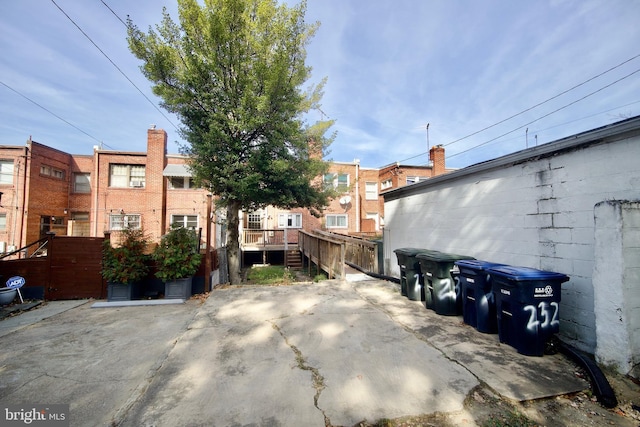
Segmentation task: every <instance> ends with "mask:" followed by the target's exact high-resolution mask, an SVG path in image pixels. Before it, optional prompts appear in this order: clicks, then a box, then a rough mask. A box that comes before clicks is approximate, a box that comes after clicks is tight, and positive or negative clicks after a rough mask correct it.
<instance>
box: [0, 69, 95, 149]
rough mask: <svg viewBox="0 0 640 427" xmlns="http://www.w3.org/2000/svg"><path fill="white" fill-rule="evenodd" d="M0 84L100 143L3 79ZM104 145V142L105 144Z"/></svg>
mask: <svg viewBox="0 0 640 427" xmlns="http://www.w3.org/2000/svg"><path fill="white" fill-rule="evenodd" d="M0 84H2V85H3V86H5V87H6V88H7V89H9V90H11V91H13V92H15V93H17V94H18V95H20V96H21V97H23V98H24V99H26V100H27V101H29V102H31V103H33V104H35V105H37V106H38V107H40V108H42V109H43V110H44V111H46V112H47V113H49V114H51V115H53V116H55V117H56V118H58V119H60V120H62V121H63V122H65V123H66V124H68V125H69V126H71V127H73V128H75V129H77V130H79V131H80V132H82V133H83V134H85V135H87V136H88V137H89V138H91V139H94V140H96V141H98V142H99V143H100V144H102V141H100V140H99V139H98V138H96V137H95V136H93V135H90V134H88V133H87V132H85V131H83V130H82V129H80V128H79V127H78V126H76V125H74V124H73V123H71V122H69V121H68V120H65V119H63V118H62V117H60V116H59V115H57V114H56V113H54V112H53V111H51V110H49V109H47V108H46V107H43V106H42V105H40V104H38V103H37V102H36V101H34V100H33V99H31V98H29V97H28V96H26V95H23V94H22V93H20V92H18V91H17V90H15V89H14V88H12V87H11V86H9V85H8V84H6V83H5V82H3V81H0ZM105 145H106V144H105Z"/></svg>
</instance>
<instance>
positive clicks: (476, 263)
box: [455, 259, 504, 271]
mask: <svg viewBox="0 0 640 427" xmlns="http://www.w3.org/2000/svg"><path fill="white" fill-rule="evenodd" d="M455 263H456V265H458V266H461V267H466V268H470V269H472V270H480V271H484V270H487V269H489V268H494V267H502V266H504V264H498V263H495V262H489V261H483V260H480V259H462V260H459V261H456V262H455Z"/></svg>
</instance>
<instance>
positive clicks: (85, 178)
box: [73, 173, 91, 193]
mask: <svg viewBox="0 0 640 427" xmlns="http://www.w3.org/2000/svg"><path fill="white" fill-rule="evenodd" d="M73 192H74V193H91V174H89V173H74V174H73Z"/></svg>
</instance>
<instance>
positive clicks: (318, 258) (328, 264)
mask: <svg viewBox="0 0 640 427" xmlns="http://www.w3.org/2000/svg"><path fill="white" fill-rule="evenodd" d="M298 233H299V235H298V248H299V249H300V252H302V254H303V255H304V256H305V257H306V258H308V259H309V275H311V263H312V262H313V263H314V264H316V265H317V266H318V268H319V269H321V270H324V271H326V272H327V274H328V276H329V279H332V278H339V279H341V280H344V279H345V277H346V276H345V269H344V265H345V264H344V261H345V253H346V251H345V243H344V242H342V241H339V240H336V239H334V238H332V237H330V236H326V235H320V234H312V233H309V232H306V231H304V230H300V231H298Z"/></svg>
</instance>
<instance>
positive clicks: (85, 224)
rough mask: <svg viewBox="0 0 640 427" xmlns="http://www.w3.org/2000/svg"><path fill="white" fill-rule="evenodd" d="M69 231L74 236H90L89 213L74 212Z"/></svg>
mask: <svg viewBox="0 0 640 427" xmlns="http://www.w3.org/2000/svg"><path fill="white" fill-rule="evenodd" d="M69 230H70V232H71V235H72V236H85V237H86V236H90V235H91V224H90V223H89V212H72V213H71V221H70V222H69Z"/></svg>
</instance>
